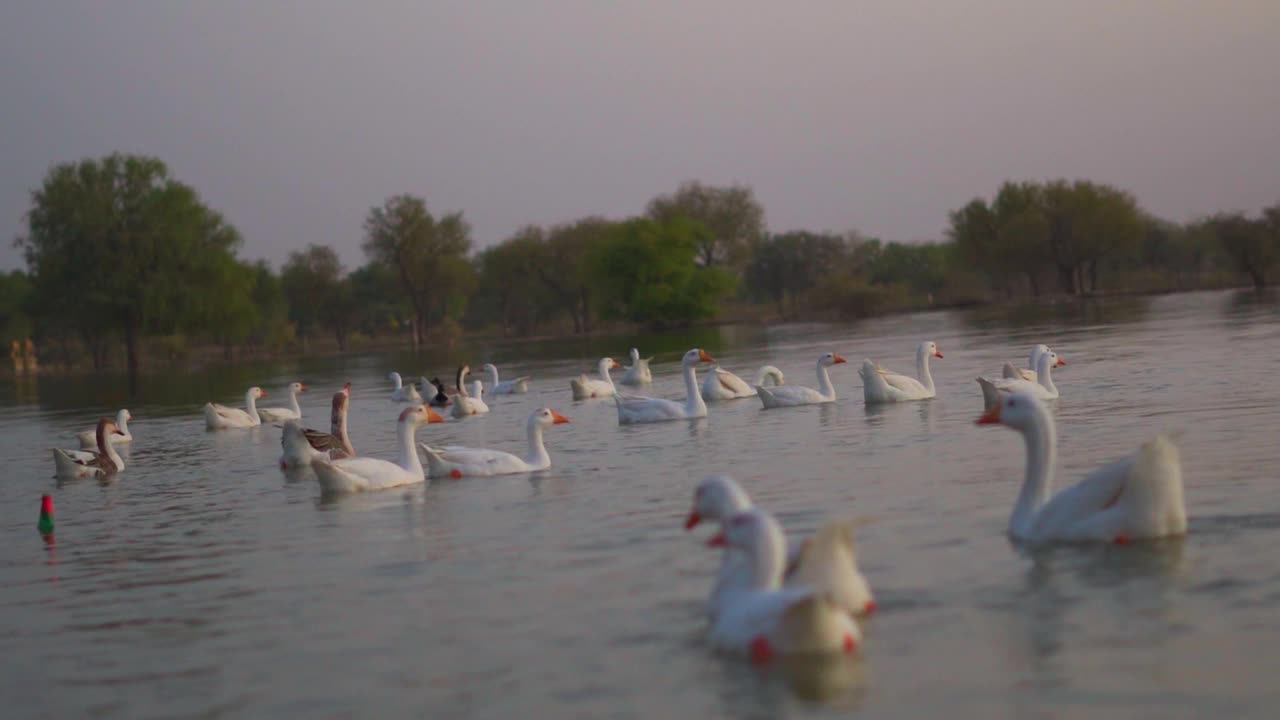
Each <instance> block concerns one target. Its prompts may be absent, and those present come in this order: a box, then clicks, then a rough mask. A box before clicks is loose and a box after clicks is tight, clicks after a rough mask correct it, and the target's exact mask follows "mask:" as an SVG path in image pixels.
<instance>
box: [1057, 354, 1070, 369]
mask: <svg viewBox="0 0 1280 720" xmlns="http://www.w3.org/2000/svg"><path fill="white" fill-rule="evenodd" d="M1066 364H1067V361H1066V360H1063V359H1062V356H1061V355H1059V356H1058V362H1057V363H1056V364H1054V367H1062V366H1063V365H1066Z"/></svg>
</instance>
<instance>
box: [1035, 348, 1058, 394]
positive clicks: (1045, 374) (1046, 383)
mask: <svg viewBox="0 0 1280 720" xmlns="http://www.w3.org/2000/svg"><path fill="white" fill-rule="evenodd" d="M1036 362H1037V365H1036V382H1038V383H1040V386H1041V387H1043V388H1044V389H1045V390H1048V391H1049V392H1051V393H1053V394H1054V395H1057V394H1058V386H1057V385H1054V384H1053V356H1052V355H1050V354H1049V353H1044V354H1043V355H1041V356H1040V359H1039V360H1037V361H1036Z"/></svg>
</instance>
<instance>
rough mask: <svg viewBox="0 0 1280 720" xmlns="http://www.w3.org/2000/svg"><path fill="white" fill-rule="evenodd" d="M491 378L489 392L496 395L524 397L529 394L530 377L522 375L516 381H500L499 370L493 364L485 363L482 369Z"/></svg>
mask: <svg viewBox="0 0 1280 720" xmlns="http://www.w3.org/2000/svg"><path fill="white" fill-rule="evenodd" d="M480 369H481V370H483V371H484V372H485V374H487V375H488V376H489V391H490V392H492V393H493V394H494V395H523V394H524V393H527V392H529V376H528V375H521V376H520V377H518V378H516V379H515V380H503V381H501V382H499V381H498V368H497V367H495V366H494V364H493V363H485V364H484V366H482V367H481V368H480Z"/></svg>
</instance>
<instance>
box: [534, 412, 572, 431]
mask: <svg viewBox="0 0 1280 720" xmlns="http://www.w3.org/2000/svg"><path fill="white" fill-rule="evenodd" d="M567 422H569V418H567V417H565V416H563V415H561V414H560V413H558V412H556V411H555V410H554V409H552V408H538V409H537V410H534V411H533V414H532V415H530V416H529V423H530V424H531V425H538V426H540V427H551V426H552V425H563V424H565V423H567Z"/></svg>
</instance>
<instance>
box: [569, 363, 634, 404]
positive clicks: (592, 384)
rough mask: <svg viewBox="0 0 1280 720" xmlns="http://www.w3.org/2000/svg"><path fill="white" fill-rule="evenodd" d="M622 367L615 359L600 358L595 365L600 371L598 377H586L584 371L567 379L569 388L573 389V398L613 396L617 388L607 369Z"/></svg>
mask: <svg viewBox="0 0 1280 720" xmlns="http://www.w3.org/2000/svg"><path fill="white" fill-rule="evenodd" d="M619 367H622V366H621V365H619V364H618V361H617V360H614V359H613V358H600V363H599V364H598V365H597V366H596V368H597V370H598V371H599V373H600V379H599V380H597V379H595V378H589V377H587V375H586V373H583V374H582V375H579V376H578V377H576V378H571V379H570V380H569V388H570V389H571V390H572V391H573V399H574V400H587V399H590V398H606V397H613V395H614V393H616V392H617V388H615V387H614V385H613V378H611V377H609V371H610V370H611V369H614V368H619Z"/></svg>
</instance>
